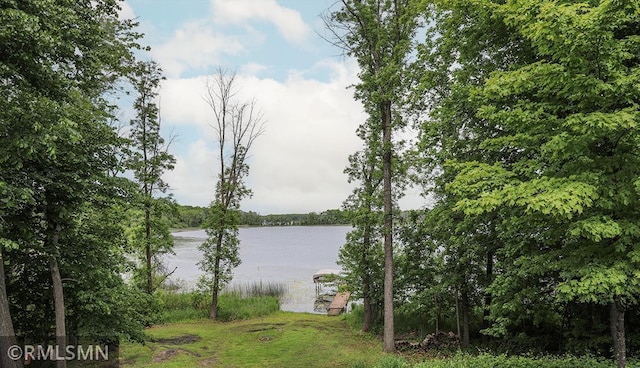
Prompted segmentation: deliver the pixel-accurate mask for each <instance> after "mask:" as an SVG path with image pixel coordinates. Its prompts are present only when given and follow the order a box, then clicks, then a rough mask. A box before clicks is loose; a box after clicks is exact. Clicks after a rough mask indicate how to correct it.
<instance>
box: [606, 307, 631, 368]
mask: <svg viewBox="0 0 640 368" xmlns="http://www.w3.org/2000/svg"><path fill="white" fill-rule="evenodd" d="M609 318H610V320H609V323H610V326H611V338H612V340H613V352H614V355H615V357H616V361H617V363H618V368H624V367H625V365H626V362H627V344H626V341H625V331H624V306H623V305H622V303H621V301H620V299H619V298H616V299H615V301H614V302H612V303H609Z"/></svg>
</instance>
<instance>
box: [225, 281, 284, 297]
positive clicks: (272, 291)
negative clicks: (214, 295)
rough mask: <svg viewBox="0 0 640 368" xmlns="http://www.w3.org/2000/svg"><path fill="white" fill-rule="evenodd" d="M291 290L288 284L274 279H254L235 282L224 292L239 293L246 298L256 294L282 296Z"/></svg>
mask: <svg viewBox="0 0 640 368" xmlns="http://www.w3.org/2000/svg"><path fill="white" fill-rule="evenodd" d="M288 292H289V288H288V287H287V285H286V284H284V283H281V282H273V281H267V282H263V281H253V282H245V283H240V284H237V283H236V284H233V285H230V286H228V287H226V288H225V289H224V290H223V294H238V295H240V296H242V297H244V298H247V297H256V296H274V297H276V298H282V297H284V296H285V295H287V293H288Z"/></svg>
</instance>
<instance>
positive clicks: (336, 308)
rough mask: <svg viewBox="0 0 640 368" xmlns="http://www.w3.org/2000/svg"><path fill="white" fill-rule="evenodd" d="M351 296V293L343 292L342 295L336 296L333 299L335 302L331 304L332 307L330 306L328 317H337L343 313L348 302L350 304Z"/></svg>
mask: <svg viewBox="0 0 640 368" xmlns="http://www.w3.org/2000/svg"><path fill="white" fill-rule="evenodd" d="M349 296H351V293H349V292H342V293H338V294H336V296H334V297H333V301H332V302H331V305H330V306H329V310H328V311H327V315H329V316H337V315H339V314H341V313H342V312H344V311H345V309H346V308H347V302H349Z"/></svg>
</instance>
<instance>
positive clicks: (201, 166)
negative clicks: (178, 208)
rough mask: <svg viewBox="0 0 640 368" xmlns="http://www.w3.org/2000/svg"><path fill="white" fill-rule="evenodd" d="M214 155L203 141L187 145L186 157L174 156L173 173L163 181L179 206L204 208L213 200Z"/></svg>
mask: <svg viewBox="0 0 640 368" xmlns="http://www.w3.org/2000/svg"><path fill="white" fill-rule="evenodd" d="M215 163H216V155H215V152H214V150H213V148H212V147H211V146H210V145H209V144H208V142H206V141H205V140H202V139H199V140H197V141H195V142H192V143H191V144H189V146H188V149H187V154H186V155H176V164H175V167H174V169H173V171H170V172H167V173H166V174H165V175H164V177H163V179H164V180H165V181H166V182H167V183H169V186H170V187H171V191H172V192H173V193H175V194H176V197H177V199H178V203H180V204H192V205H193V204H197V205H200V206H206V205H208V204H209V202H211V200H212V199H213V193H214V189H215V183H216V182H215V174H214V172H215V166H214V165H215Z"/></svg>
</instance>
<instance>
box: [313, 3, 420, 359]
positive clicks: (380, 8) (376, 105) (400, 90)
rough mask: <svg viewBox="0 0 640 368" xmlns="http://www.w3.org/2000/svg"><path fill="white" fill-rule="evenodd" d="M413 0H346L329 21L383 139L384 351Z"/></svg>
mask: <svg viewBox="0 0 640 368" xmlns="http://www.w3.org/2000/svg"><path fill="white" fill-rule="evenodd" d="M421 3H422V2H419V1H413V0H402V1H391V0H366V1H355V0H343V1H342V2H341V8H340V9H339V10H336V11H334V12H332V13H331V14H330V16H328V17H327V18H326V19H325V23H326V25H327V28H328V29H329V30H330V31H331V32H332V34H333V36H334V44H335V45H336V46H338V47H340V48H341V49H343V50H344V51H345V53H346V54H347V55H349V56H353V57H354V58H356V60H357V61H358V64H359V65H360V68H361V70H360V74H359V77H360V80H361V82H360V83H359V84H358V85H356V93H355V97H356V99H358V100H360V101H362V102H363V104H364V108H365V111H366V112H367V113H368V114H369V115H370V117H371V116H376V117H377V118H378V119H377V120H374V119H369V120H368V121H367V124H370V125H371V126H370V127H369V129H371V130H372V131H373V132H376V133H377V134H378V135H379V137H380V139H381V142H382V160H381V163H382V173H383V180H382V187H383V198H384V206H383V208H384V225H383V236H384V255H385V258H384V275H385V277H384V351H386V352H392V351H395V343H394V337H393V336H394V324H393V235H392V233H393V196H392V156H393V152H394V146H393V143H392V133H393V131H397V130H398V129H400V128H402V126H403V125H404V124H405V122H404V121H403V119H402V118H401V116H400V111H401V108H402V103H403V96H404V88H405V87H406V80H405V79H404V78H403V76H404V75H405V70H407V69H408V68H407V63H408V61H407V60H408V58H409V56H410V54H411V52H412V41H413V38H414V35H415V33H416V30H417V28H418V26H419V18H420V11H419V5H420V4H421Z"/></svg>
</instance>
